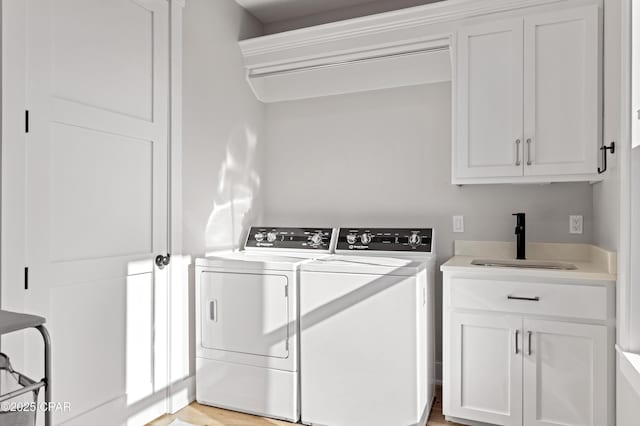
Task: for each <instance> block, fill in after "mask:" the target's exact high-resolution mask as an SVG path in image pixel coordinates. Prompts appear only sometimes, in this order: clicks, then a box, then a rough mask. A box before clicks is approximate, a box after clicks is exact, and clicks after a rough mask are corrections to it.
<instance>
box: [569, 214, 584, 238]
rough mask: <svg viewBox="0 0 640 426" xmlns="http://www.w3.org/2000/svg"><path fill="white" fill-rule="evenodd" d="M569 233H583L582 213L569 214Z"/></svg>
mask: <svg viewBox="0 0 640 426" xmlns="http://www.w3.org/2000/svg"><path fill="white" fill-rule="evenodd" d="M569 233H570V234H582V216H580V215H575V216H574V215H571V216H569Z"/></svg>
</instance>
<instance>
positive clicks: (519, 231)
mask: <svg viewBox="0 0 640 426" xmlns="http://www.w3.org/2000/svg"><path fill="white" fill-rule="evenodd" d="M513 216H515V217H516V258H517V259H526V258H527V257H526V256H525V244H526V243H525V220H524V213H514V214H513Z"/></svg>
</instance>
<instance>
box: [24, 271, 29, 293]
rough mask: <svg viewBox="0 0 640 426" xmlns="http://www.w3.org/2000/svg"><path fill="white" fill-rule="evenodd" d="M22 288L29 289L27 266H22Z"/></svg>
mask: <svg viewBox="0 0 640 426" xmlns="http://www.w3.org/2000/svg"><path fill="white" fill-rule="evenodd" d="M24 289H25V290H29V267H28V266H25V267H24Z"/></svg>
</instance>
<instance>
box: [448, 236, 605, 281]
mask: <svg viewBox="0 0 640 426" xmlns="http://www.w3.org/2000/svg"><path fill="white" fill-rule="evenodd" d="M454 244H455V249H454V257H452V258H451V259H449V260H448V261H447V262H445V263H444V264H443V265H442V266H441V267H440V269H441V270H442V271H443V272H456V271H457V272H473V273H478V272H488V273H491V274H492V275H511V276H513V275H514V274H517V275H522V276H528V277H533V276H535V277H543V278H561V279H570V280H596V281H613V282H615V281H616V272H617V271H616V262H617V259H616V254H615V253H614V252H610V251H607V250H604V249H601V248H599V247H596V246H593V245H590V244H558V243H528V244H527V247H526V254H527V260H539V261H553V262H566V263H571V264H573V265H575V266H576V269H572V270H557V269H530V268H526V269H525V268H508V267H497V266H478V265H472V264H471V262H472V261H473V260H474V259H495V260H505V259H509V260H513V259H515V244H514V243H511V242H499V241H498V242H497V241H455V243H454Z"/></svg>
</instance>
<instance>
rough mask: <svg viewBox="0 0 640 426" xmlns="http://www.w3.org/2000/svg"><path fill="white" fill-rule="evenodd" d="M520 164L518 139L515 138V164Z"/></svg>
mask: <svg viewBox="0 0 640 426" xmlns="http://www.w3.org/2000/svg"><path fill="white" fill-rule="evenodd" d="M519 165H520V139H516V166H519Z"/></svg>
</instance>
